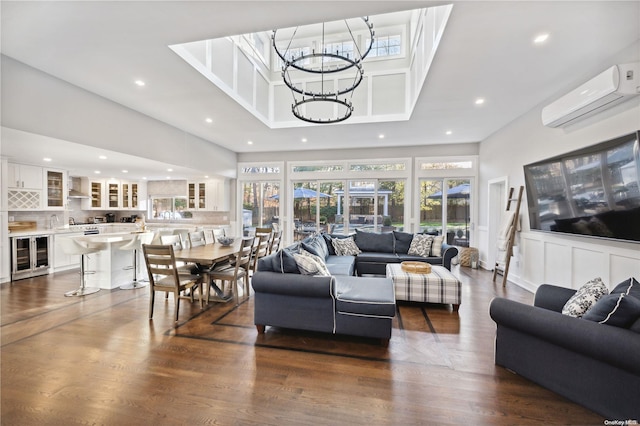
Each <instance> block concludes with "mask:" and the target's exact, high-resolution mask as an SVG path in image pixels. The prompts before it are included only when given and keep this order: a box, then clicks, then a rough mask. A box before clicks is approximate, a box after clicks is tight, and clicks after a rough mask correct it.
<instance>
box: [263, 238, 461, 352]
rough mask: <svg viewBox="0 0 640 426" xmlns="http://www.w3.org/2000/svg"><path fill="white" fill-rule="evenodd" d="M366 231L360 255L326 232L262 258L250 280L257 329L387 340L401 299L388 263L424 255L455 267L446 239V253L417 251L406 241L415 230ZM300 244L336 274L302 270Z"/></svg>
mask: <svg viewBox="0 0 640 426" xmlns="http://www.w3.org/2000/svg"><path fill="white" fill-rule="evenodd" d="M363 234H365V233H360V232H359V233H357V234H356V237H355V241H356V244H357V245H358V247H359V248H360V250H362V253H360V254H358V255H357V256H338V255H336V254H335V250H333V246H332V244H331V239H332V238H344V237H343V236H330V235H326V234H323V235H314V236H312V237H308V238H306V239H305V240H303V241H302V242H299V243H295V244H293V245H291V246H289V247H287V248H285V249H283V250H279V251H278V252H277V253H274V254H272V255H270V256H266V257H263V258H261V259H259V260H258V268H257V271H256V272H255V274H254V275H253V278H252V279H251V285H252V286H253V290H254V292H255V298H254V306H255V308H254V323H255V324H256V327H257V329H258V332H260V333H264V331H265V326H267V325H269V326H276V327H285V328H293V329H301V330H310V331H320V332H326V333H334V334H348V335H355V336H363V337H371V338H377V339H381V341H382V342H383V344H388V341H389V338H390V337H391V322H392V320H393V317H394V316H395V311H396V304H395V291H394V287H393V282H392V281H391V279H390V278H386V277H384V275H385V272H386V264H387V263H390V262H394V263H397V262H402V261H404V260H421V261H428V262H430V263H433V264H438V265H445V266H446V267H447V268H450V267H451V259H452V258H453V257H455V256H456V255H457V253H458V252H457V249H456V248H455V247H452V246H448V245H446V244H443V247H442V250H443V256H438V257H429V258H425V257H420V256H413V255H408V254H407V251H408V249H409V245H410V244H411V241H410V240H409V242H408V244H407V243H406V240H407V239H408V238H409V237H408V236H409V235H412V234H405V233H387V234H368V235H363ZM403 234H404V235H403ZM403 238H404V239H403ZM299 248H303V249H305V250H306V251H309V252H310V253H313V254H315V255H317V256H320V257H321V258H322V259H324V261H325V264H326V266H327V269H328V270H329V272H330V274H331V276H314V275H303V274H301V273H300V271H299V269H298V266H297V264H296V262H295V259H294V257H293V253H294V252H296V251H297V250H298V249H299ZM368 250H379V251H368ZM363 275H375V276H363Z"/></svg>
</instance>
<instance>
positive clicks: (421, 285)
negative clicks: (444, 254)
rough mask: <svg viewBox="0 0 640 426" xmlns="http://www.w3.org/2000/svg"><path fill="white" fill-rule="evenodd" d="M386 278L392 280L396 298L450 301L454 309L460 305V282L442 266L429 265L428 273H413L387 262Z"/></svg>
mask: <svg viewBox="0 0 640 426" xmlns="http://www.w3.org/2000/svg"><path fill="white" fill-rule="evenodd" d="M387 278H391V280H392V281H393V285H394V287H395V292H396V300H406V301H410V302H429V303H450V304H451V305H453V310H454V311H457V310H458V308H459V307H460V299H461V290H460V286H461V284H462V283H461V282H460V280H458V279H457V278H456V277H455V275H453V274H452V273H451V272H450V271H449V270H448V269H447V268H445V267H443V266H436V265H431V273H430V274H414V273H409V272H405V271H403V270H402V266H400V264H399V263H389V264H387Z"/></svg>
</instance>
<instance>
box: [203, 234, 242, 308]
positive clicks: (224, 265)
mask: <svg viewBox="0 0 640 426" xmlns="http://www.w3.org/2000/svg"><path fill="white" fill-rule="evenodd" d="M253 242H254V239H253V238H243V239H242V240H241V243H240V248H239V250H243V249H245V248H248V249H249V252H250V253H252V250H253ZM235 266H236V265H235V254H234V255H233V256H230V257H229V258H228V259H226V260H224V261H221V262H218V263H216V264H215V265H212V266H211V267H210V268H209V269H208V270H207V271H204V272H205V273H207V274H209V275H210V274H211V273H212V272H215V271H221V270H226V269H229V268H235ZM240 267H241V268H243V269H244V270H245V271H246V273H247V275H248V274H249V271H250V270H251V258H249V262H248V263H246V264H243V265H240ZM214 281H215V279H212V278H209V280H208V282H209V287H211V286H212V285H215V283H214ZM222 284H223V287H222V291H223V292H224V291H225V289H224V284H225V283H224V282H223V283H222ZM208 300H209V299H208V298H207V301H208Z"/></svg>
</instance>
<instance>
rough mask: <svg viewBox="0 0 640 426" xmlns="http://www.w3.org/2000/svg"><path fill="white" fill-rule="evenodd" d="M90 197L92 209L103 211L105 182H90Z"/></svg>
mask: <svg viewBox="0 0 640 426" xmlns="http://www.w3.org/2000/svg"><path fill="white" fill-rule="evenodd" d="M89 191H90V192H89V196H90V197H91V198H90V202H91V205H90V208H92V209H101V208H103V206H104V182H102V181H90V182H89Z"/></svg>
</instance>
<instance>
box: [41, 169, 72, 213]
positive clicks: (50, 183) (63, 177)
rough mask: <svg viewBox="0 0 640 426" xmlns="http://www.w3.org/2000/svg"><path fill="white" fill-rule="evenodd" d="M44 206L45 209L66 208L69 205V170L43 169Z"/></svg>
mask: <svg viewBox="0 0 640 426" xmlns="http://www.w3.org/2000/svg"><path fill="white" fill-rule="evenodd" d="M43 177H44V182H43V188H44V192H43V208H44V209H45V210H64V209H65V207H66V205H67V195H68V192H69V190H68V184H67V172H66V171H64V170H56V169H43Z"/></svg>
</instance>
